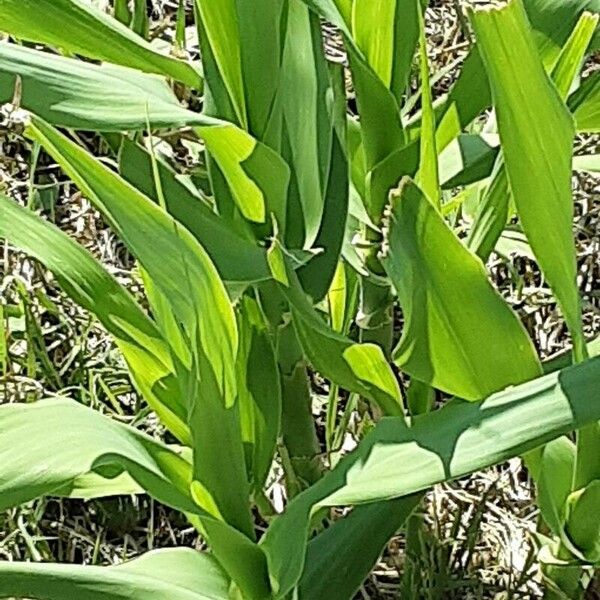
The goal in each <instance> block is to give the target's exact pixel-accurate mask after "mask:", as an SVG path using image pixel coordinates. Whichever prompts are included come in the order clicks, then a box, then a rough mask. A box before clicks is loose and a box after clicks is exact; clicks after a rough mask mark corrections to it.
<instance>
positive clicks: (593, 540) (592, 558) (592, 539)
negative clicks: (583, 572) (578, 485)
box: [565, 479, 600, 563]
mask: <svg viewBox="0 0 600 600" xmlns="http://www.w3.org/2000/svg"><path fill="white" fill-rule="evenodd" d="M599 503H600V479H596V480H594V481H592V482H591V483H590V484H588V485H587V486H586V487H585V488H584V489H582V490H577V491H576V492H574V493H573V494H572V495H571V496H570V497H569V499H568V500H567V506H566V523H565V533H566V535H567V536H568V537H569V540H570V542H571V543H572V544H573V545H574V546H575V548H576V549H577V550H578V552H579V553H580V554H581V555H582V558H583V559H585V560H588V561H589V562H591V563H598V562H600V521H598V518H597V514H596V512H597V510H598V504H599Z"/></svg>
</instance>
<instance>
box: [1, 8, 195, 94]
mask: <svg viewBox="0 0 600 600" xmlns="http://www.w3.org/2000/svg"><path fill="white" fill-rule="evenodd" d="M0 29H1V30H2V31H4V32H6V33H10V34H11V35H13V36H15V37H18V38H21V39H24V40H29V41H32V42H41V43H44V44H48V45H50V46H56V47H57V48H61V49H63V50H66V51H67V52H72V53H75V54H81V55H82V56H86V57H89V58H95V59H99V60H102V61H106V62H109V63H114V64H117V65H123V66H126V67H132V68H134V69H139V70H140V71H145V72H147V73H157V74H160V75H165V76H168V77H172V78H173V79H176V80H178V81H182V82H183V83H186V84H188V85H190V86H192V87H199V86H200V85H201V81H202V80H201V76H200V74H199V72H198V71H196V69H195V68H194V67H192V66H191V65H190V64H188V63H186V62H184V61H181V60H178V59H176V58H173V57H171V56H164V55H162V54H159V53H158V52H156V51H155V50H154V48H152V46H151V45H150V44H149V43H148V42H146V40H144V39H143V38H142V37H140V36H138V35H136V34H135V33H134V32H133V31H131V29H129V28H128V27H126V26H125V25H123V24H122V23H120V22H119V21H117V20H116V19H113V18H112V17H110V16H109V15H107V14H106V13H104V12H102V11H100V10H98V9H97V8H95V7H93V6H91V5H90V3H86V2H83V1H82V0H2V2H0Z"/></svg>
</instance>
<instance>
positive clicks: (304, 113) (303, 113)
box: [277, 2, 333, 248]
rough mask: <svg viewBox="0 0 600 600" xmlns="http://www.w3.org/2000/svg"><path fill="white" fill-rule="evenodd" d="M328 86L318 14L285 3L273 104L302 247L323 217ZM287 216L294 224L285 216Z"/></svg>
mask: <svg viewBox="0 0 600 600" xmlns="http://www.w3.org/2000/svg"><path fill="white" fill-rule="evenodd" d="M330 87H331V84H330V80H329V72H328V70H327V67H326V60H325V55H324V51H323V46H322V42H321V29H320V24H319V19H318V17H316V16H315V15H313V14H312V13H311V12H310V11H309V10H308V8H307V7H306V6H304V5H303V4H302V2H290V3H289V8H288V13H287V20H286V37H285V44H284V46H283V56H282V71H281V81H280V83H279V96H278V98H277V101H278V104H277V106H278V107H280V110H281V113H282V122H283V126H284V132H285V133H286V135H287V144H288V145H289V158H288V157H287V156H286V158H288V163H289V164H290V168H291V170H292V171H293V175H294V177H295V183H296V187H297V192H298V201H299V205H300V206H299V208H300V212H301V217H302V222H303V235H302V236H301V237H302V238H303V239H302V246H303V247H306V248H309V247H311V246H312V245H313V243H314V242H315V239H316V237H317V235H318V233H319V229H320V225H321V220H322V217H323V210H324V195H325V192H326V185H327V181H326V178H327V170H328V168H327V167H328V164H329V162H330V157H331V144H332V129H333V125H332V119H331V117H330V114H329V107H328V102H330V101H331V98H330V99H329V100H328V98H327V95H328V93H331V90H330ZM298 89H302V94H298ZM284 156H285V154H284ZM288 221H292V222H291V223H290V226H293V225H294V223H293V220H292V219H290V217H288ZM296 227H297V226H296ZM286 229H287V227H286Z"/></svg>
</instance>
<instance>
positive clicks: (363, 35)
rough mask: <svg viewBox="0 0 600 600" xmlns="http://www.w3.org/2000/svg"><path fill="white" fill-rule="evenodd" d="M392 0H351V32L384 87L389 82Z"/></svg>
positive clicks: (391, 52)
mask: <svg viewBox="0 0 600 600" xmlns="http://www.w3.org/2000/svg"><path fill="white" fill-rule="evenodd" d="M396 4H397V2H396V0H375V1H374V2H373V1H372V0H354V2H353V6H352V33H353V36H354V40H355V42H356V45H357V46H358V47H359V48H360V49H361V50H362V52H363V54H364V56H365V58H366V60H367V62H368V64H370V65H371V67H372V69H373V71H375V73H376V74H377V76H378V77H379V79H381V81H382V82H383V83H384V84H385V86H386V87H387V88H389V87H390V86H391V83H392V69H393V64H394V45H395V44H394V42H395V39H394V38H395V33H396V31H395V29H396V28H395V13H396Z"/></svg>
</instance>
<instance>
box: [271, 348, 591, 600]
mask: <svg viewBox="0 0 600 600" xmlns="http://www.w3.org/2000/svg"><path fill="white" fill-rule="evenodd" d="M599 375H600V359H597V358H596V359H591V360H588V361H586V362H584V363H582V364H580V365H577V366H575V367H570V368H568V369H565V370H564V371H561V372H558V373H553V374H551V375H547V376H545V377H541V378H539V379H535V380H533V381H531V382H528V383H525V384H522V385H520V386H517V387H514V388H510V389H508V390H506V391H504V392H500V393H497V394H494V395H493V396H490V397H489V398H488V399H486V400H484V401H481V402H460V401H456V402H452V403H450V405H448V406H446V407H444V408H443V409H441V410H438V411H434V412H433V413H430V414H428V415H424V416H421V417H416V418H415V419H414V420H413V422H412V423H410V424H408V425H407V424H406V423H405V421H404V420H403V419H401V418H388V419H384V420H383V421H382V422H381V423H379V424H378V425H377V427H376V428H375V430H374V431H372V432H371V433H370V434H369V435H368V436H367V437H366V438H365V439H364V440H363V441H362V442H361V444H360V445H359V448H358V449H357V450H356V451H355V452H354V453H352V454H350V455H349V456H348V457H347V458H345V459H344V460H343V461H342V462H341V463H340V464H339V466H338V467H337V468H336V469H334V470H333V471H331V472H330V473H328V474H327V475H326V476H325V477H324V478H323V479H322V480H320V481H319V482H318V483H317V484H316V485H314V486H313V487H312V488H310V489H309V490H307V491H305V492H303V493H302V494H301V495H300V496H298V497H297V498H295V499H294V500H293V501H292V502H291V503H290V504H289V506H288V507H287V510H286V512H285V513H284V514H283V515H281V516H280V517H278V518H277V519H276V520H275V521H274V522H273V523H272V524H271V526H270V528H269V531H268V532H267V534H266V536H265V538H264V539H263V542H262V546H263V548H264V550H265V551H266V553H267V556H268V560H269V565H270V572H271V576H272V580H273V581H274V582H276V583H274V585H275V590H276V592H277V594H278V597H283V596H284V595H285V593H286V592H287V591H289V590H290V589H291V588H293V587H294V586H295V585H296V583H297V581H298V578H299V577H300V574H301V571H302V568H303V564H304V560H305V544H306V535H307V533H308V523H309V519H310V516H311V515H312V514H314V512H315V511H316V510H318V509H319V508H320V507H324V506H335V505H357V504H362V503H369V502H376V501H380V500H384V499H388V500H389V499H392V498H398V497H403V496H407V495H409V494H412V493H414V492H418V491H420V490H423V489H425V488H427V487H429V486H431V485H433V484H434V483H437V482H440V481H447V480H449V479H452V478H455V477H460V476H463V475H466V474H468V473H471V472H473V471H476V470H478V469H481V468H484V467H486V466H487V465H491V464H496V463H498V462H500V461H502V460H506V459H507V458H510V457H512V456H517V455H521V454H524V453H526V452H527V451H529V450H532V449H534V448H536V447H538V446H540V445H542V444H544V443H546V442H549V441H550V440H552V439H554V438H557V437H559V436H561V435H563V434H565V433H566V432H568V431H571V430H573V429H577V428H580V427H583V426H585V425H587V424H589V423H592V422H594V421H596V420H598V418H600V403H599V402H598V399H597V391H596V388H597V381H598V377H599ZM317 539H318V538H317Z"/></svg>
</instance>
